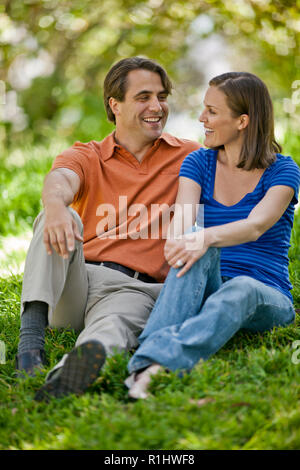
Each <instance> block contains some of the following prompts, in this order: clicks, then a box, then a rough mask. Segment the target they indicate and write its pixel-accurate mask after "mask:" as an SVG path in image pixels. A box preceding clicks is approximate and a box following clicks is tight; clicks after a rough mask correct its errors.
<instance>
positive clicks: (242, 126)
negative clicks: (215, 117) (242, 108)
mask: <svg viewBox="0 0 300 470" xmlns="http://www.w3.org/2000/svg"><path fill="white" fill-rule="evenodd" d="M239 121H240V123H239V126H238V129H239V131H241V130H243V129H246V127H247V126H248V124H249V116H248V114H241V116H240V117H239Z"/></svg>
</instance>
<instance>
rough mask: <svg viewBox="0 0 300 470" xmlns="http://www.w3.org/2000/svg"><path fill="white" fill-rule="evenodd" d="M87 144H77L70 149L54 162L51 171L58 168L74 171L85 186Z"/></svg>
mask: <svg viewBox="0 0 300 470" xmlns="http://www.w3.org/2000/svg"><path fill="white" fill-rule="evenodd" d="M86 152H87V149H86V144H82V143H81V142H75V144H74V145H72V146H71V147H70V148H68V149H66V150H64V151H63V152H62V153H60V154H59V155H58V156H57V157H56V158H55V160H54V162H53V165H52V168H51V170H56V169H57V168H68V169H69V170H73V171H74V172H75V173H76V174H77V175H78V176H79V178H80V183H81V185H83V184H84V179H85V178H84V175H85V171H86V170H85V166H86V163H87V159H86V158H85V157H86Z"/></svg>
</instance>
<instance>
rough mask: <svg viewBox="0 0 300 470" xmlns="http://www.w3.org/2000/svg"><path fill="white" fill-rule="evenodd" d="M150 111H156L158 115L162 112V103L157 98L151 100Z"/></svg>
mask: <svg viewBox="0 0 300 470" xmlns="http://www.w3.org/2000/svg"><path fill="white" fill-rule="evenodd" d="M149 109H151V111H154V112H156V113H158V112H160V111H161V110H162V107H161V103H160V101H159V99H158V98H157V97H153V98H152V99H151V101H150V104H149Z"/></svg>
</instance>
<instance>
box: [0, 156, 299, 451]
mask: <svg viewBox="0 0 300 470" xmlns="http://www.w3.org/2000/svg"><path fill="white" fill-rule="evenodd" d="M33 157H34V155H33ZM35 162H36V160H35V159H34V158H33V159H32V160H31V167H30V163H29V160H28V163H26V161H25V163H24V162H23V163H22V165H21V166H20V178H21V177H22V178H23V182H24V184H25V188H24V187H22V185H17V184H16V182H14V184H15V193H14V196H15V204H16V205H17V204H18V198H19V199H20V201H21V200H22V199H23V198H24V194H25V192H26V191H27V193H28V197H27V202H26V204H29V203H28V200H29V195H30V196H31V195H32V192H31V193H30V194H29V187H27V186H26V184H27V179H26V171H27V170H26V165H29V169H28V174H29V173H30V171H32V165H35ZM49 164H50V160H49V155H48V156H47V155H46V156H45V160H44V161H43V165H42V170H40V174H36V180H37V181H39V184H41V181H42V178H41V173H42V172H45V171H46V170H47V168H48V167H49ZM46 167H47V168H46ZM24 168H25V169H24ZM10 171H12V172H13V171H15V172H16V169H11V170H10ZM1 175H2V178H3V180H2V182H3V181H4V179H5V178H4V176H3V175H4V173H3V172H2V173H1ZM0 183H1V180H0ZM37 186H38V184H37V185H35V187H34V195H33V196H32V197H33V200H34V204H35V206H34V207H35V208H38V206H39V200H38V199H37V193H38V191H37ZM22 188H23V189H22ZM10 190H11V187H10V185H9V184H8V183H7V193H6V198H5V201H6V202H5V203H6V205H5V204H4V205H2V207H3V208H4V209H5V210H6V209H7V214H9V211H10V210H11V208H10V207H9V204H12V202H11V198H10V197H7V194H8V193H9V191H10ZM1 193H2V194H3V191H1ZM2 200H3V198H2ZM24 204H25V203H23V206H22V205H20V206H19V212H18V214H19V217H20V220H19V221H18V224H19V225H18V227H19V230H20V231H19V233H21V231H22V230H25V228H26V227H27V229H28V226H29V225H28V224H29V223H30V222H31V221H30V220H28V221H27V225H26V217H28V218H29V219H30V217H32V212H34V211H33V210H32V208H31V206H32V205H31V204H29V205H30V207H26V206H25V205H24ZM35 210H36V209H35ZM22 211H23V212H22ZM26 214H27V216H26ZM25 216H26V217H25ZM7 221H8V222H7V224H6V225H5V226H3V233H12V230H10V226H9V224H11V226H12V227H13V222H14V221H13V220H12V219H11V218H9V217H8V218H7ZM24 221H25V222H24ZM2 222H3V221H2ZM6 228H7V230H6ZM5 230H6V232H5ZM299 241H300V210H298V213H297V217H296V220H295V226H294V230H293V237H292V247H291V249H290V261H291V263H290V276H291V281H292V283H293V285H294V290H293V295H294V302H295V307H296V308H297V309H300V244H299ZM21 282H22V276H21V275H11V276H8V277H7V276H4V277H2V278H0V307H1V309H0V340H1V341H3V342H4V343H5V346H6V361H2V362H5V363H4V364H0V449H103V450H117V449H119V450H129V449H137V450H138V449H149V450H150V449H164V450H166V449H170V450H176V449H183V450H195V449H200V450H201V449H206V450H212V449H218V450H219V449H243V450H246V449H247V450H248V449H272V450H275V449H277V450H279V449H299V448H300V406H299V405H300V403H299V402H300V396H299V395H300V394H299V383H300V351H299V354H298V353H297V350H296V349H294V347H293V346H295V343H294V342H295V341H296V340H299V339H300V313H298V315H297V319H296V322H295V324H293V325H290V326H289V327H287V328H276V329H274V330H273V331H271V332H266V333H264V334H252V335H250V334H248V333H245V332H239V333H238V334H237V335H236V336H235V337H234V338H233V339H232V340H230V341H229V342H228V343H227V344H226V346H225V347H223V348H222V350H220V351H219V352H218V353H217V354H216V355H215V356H213V357H212V358H211V359H210V360H208V361H206V362H200V363H199V364H198V365H197V366H196V367H195V369H194V370H193V371H192V372H191V373H190V374H187V375H185V376H184V377H183V378H179V377H178V376H177V374H176V373H170V374H167V373H161V374H160V376H158V377H156V378H155V379H154V380H153V383H152V386H151V397H150V398H149V399H148V400H146V401H137V402H132V401H130V400H129V399H128V397H127V389H126V387H125V386H124V384H123V380H124V378H125V377H126V376H127V371H126V364H127V359H128V357H126V355H120V354H116V355H115V356H113V357H112V358H110V359H109V361H108V362H107V365H106V367H105V369H104V370H103V373H102V374H101V375H100V376H99V378H98V379H97V381H96V383H95V384H94V385H93V387H91V389H90V390H89V391H88V392H87V393H86V394H84V395H83V396H81V397H75V396H69V397H65V398H63V399H52V400H51V401H50V403H49V404H45V403H38V402H36V401H35V400H34V395H35V391H36V390H37V389H38V388H39V387H40V386H41V384H42V383H43V381H44V377H45V374H46V372H47V370H49V369H50V368H51V367H52V366H53V365H54V364H55V363H56V362H57V361H58V360H59V359H60V358H61V357H62V355H63V354H64V353H66V352H68V351H69V350H70V349H72V347H73V345H74V343H75V340H76V334H75V333H74V332H73V331H67V330H64V331H59V330H52V329H47V332H46V354H47V359H48V361H49V365H48V366H47V370H46V371H45V373H44V374H41V375H40V376H38V377H36V378H34V379H30V378H28V379H27V380H17V379H16V378H15V377H14V357H15V354H16V352H17V345H18V334H19V326H20V318H19V308H20V293H21ZM299 312H300V310H299ZM298 349H300V345H299V346H298ZM2 359H3V358H2Z"/></svg>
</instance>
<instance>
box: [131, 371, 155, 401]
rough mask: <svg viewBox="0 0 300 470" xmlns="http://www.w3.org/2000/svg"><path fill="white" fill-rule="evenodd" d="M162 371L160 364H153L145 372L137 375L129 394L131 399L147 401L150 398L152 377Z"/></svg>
mask: <svg viewBox="0 0 300 470" xmlns="http://www.w3.org/2000/svg"><path fill="white" fill-rule="evenodd" d="M161 369H162V366H161V365H160V364H152V365H151V366H149V367H147V369H145V370H144V371H143V372H141V373H140V374H138V375H137V377H136V379H135V382H134V384H133V385H132V387H131V388H130V390H129V392H128V396H129V397H130V398H135V399H138V398H142V399H145V398H147V397H148V393H147V390H148V387H149V384H150V382H151V376H152V375H155V374H157V372H159V371H160V370H161Z"/></svg>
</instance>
